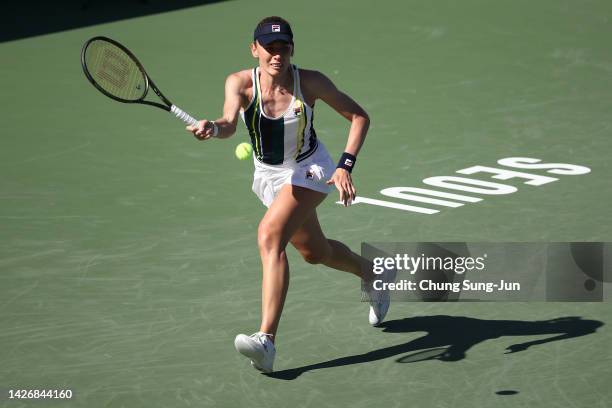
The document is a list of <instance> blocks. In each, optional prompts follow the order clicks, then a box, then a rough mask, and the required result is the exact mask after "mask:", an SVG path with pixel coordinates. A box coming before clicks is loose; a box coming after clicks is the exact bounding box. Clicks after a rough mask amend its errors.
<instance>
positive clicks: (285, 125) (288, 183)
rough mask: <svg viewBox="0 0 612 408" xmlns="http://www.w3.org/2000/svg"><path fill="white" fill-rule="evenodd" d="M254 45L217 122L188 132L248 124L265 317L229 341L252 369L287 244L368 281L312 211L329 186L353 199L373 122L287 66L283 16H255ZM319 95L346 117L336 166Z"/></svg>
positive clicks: (289, 48) (206, 133) (266, 339)
mask: <svg viewBox="0 0 612 408" xmlns="http://www.w3.org/2000/svg"><path fill="white" fill-rule="evenodd" d="M250 48H251V53H252V55H253V57H254V58H256V59H257V60H258V62H259V64H258V66H257V67H256V68H254V69H246V70H243V71H239V72H236V73H233V74H231V75H229V76H228V77H227V80H226V83H225V103H224V106H223V116H222V117H221V118H219V119H217V120H215V121H208V120H202V121H200V122H199V123H198V126H197V127H193V126H188V127H187V130H188V131H190V132H193V134H194V135H195V137H196V138H197V139H199V140H208V139H210V138H213V137H216V138H228V137H230V136H232V135H233V134H234V133H235V132H236V124H237V120H238V114H240V116H241V117H242V119H243V120H244V123H245V125H246V127H247V129H248V132H249V135H250V138H251V144H252V146H253V158H254V160H253V161H254V163H255V174H254V178H253V191H254V192H255V194H257V196H258V197H259V199H260V200H261V201H262V202H263V204H264V205H265V206H266V207H268V210H267V212H266V213H265V215H264V217H263V219H262V220H261V222H260V224H259V229H258V235H257V240H258V245H259V252H260V255H261V262H262V266H263V280H262V316H261V325H260V327H259V331H258V332H256V333H255V334H253V335H251V336H247V335H244V334H239V335H238V336H237V337H236V340H235V342H234V344H235V347H236V350H237V351H238V352H240V353H242V354H243V355H245V356H246V357H248V358H250V359H251V364H252V365H253V366H254V367H255V368H256V369H258V370H260V371H264V372H271V371H272V367H273V363H274V356H275V353H276V350H275V346H274V342H275V338H276V332H277V330H278V324H279V320H280V317H281V312H282V310H283V304H284V302H285V296H286V294H287V288H288V286H289V265H288V263H287V255H286V253H285V248H286V246H287V244H288V243H291V244H292V245H293V246H294V247H295V248H296V249H297V250H298V251H299V253H300V254H301V255H302V257H303V258H304V260H306V262H308V263H311V264H324V265H326V266H328V267H331V268H334V269H338V270H340V271H345V272H350V273H352V274H354V275H356V276H357V277H359V278H361V279H364V281H365V282H369V281H372V278H373V276H372V268H371V265H370V263H369V261H368V260H366V259H365V258H362V257H361V256H359V255H357V254H356V253H354V252H352V251H351V250H350V249H349V248H348V247H347V246H346V245H344V244H343V243H341V242H339V241H335V240H332V239H328V238H326V237H325V235H324V234H323V231H322V230H321V226H320V225H319V220H318V218H317V212H316V208H317V206H318V205H319V204H321V202H322V201H323V200H324V199H325V197H326V196H327V194H328V193H329V192H330V191H331V190H332V189H333V188H334V186H335V188H336V189H337V190H338V192H339V195H340V200H341V201H342V203H343V204H344V206H348V205H350V204H351V202H352V201H353V200H354V199H355V193H356V191H355V186H354V185H353V180H352V178H351V171H352V170H353V168H354V167H355V162H356V156H357V154H358V153H359V150H360V148H361V146H362V145H363V142H364V139H365V137H366V133H367V131H368V126H369V124H370V119H369V118H368V114H367V113H366V112H365V111H364V110H363V109H362V108H361V107H360V106H359V105H358V104H357V103H356V102H355V101H354V100H353V99H351V98H350V97H349V96H348V95H346V94H345V93H343V92H342V91H340V90H338V89H337V88H336V86H335V85H334V84H333V83H332V81H331V80H330V79H329V78H327V77H326V76H325V75H323V74H322V73H320V72H318V71H312V70H307V69H299V68H297V67H296V66H295V65H292V64H291V57H292V56H293V52H294V43H293V33H292V30H291V26H290V25H289V23H288V22H287V21H286V20H284V19H282V18H280V17H267V18H264V19H263V20H261V21H260V22H259V23H258V24H257V27H256V28H255V31H254V33H253V42H252V43H251V45H250ZM319 99H320V100H322V101H323V102H325V103H327V104H328V105H329V106H331V107H332V108H333V109H335V110H336V111H337V112H338V113H339V114H340V115H341V116H343V117H345V118H346V119H348V120H349V121H350V123H351V126H350V130H349V134H348V141H347V144H346V148H345V151H344V153H343V154H342V155H341V157H340V160H339V162H338V164H337V165H336V164H334V162H333V161H332V159H331V157H330V155H329V153H328V152H327V150H326V148H325V145H323V143H322V142H321V140H319V138H318V137H317V133H316V132H315V128H314V123H313V114H314V106H315V102H316V101H317V100H319ZM388 308H389V298H388V297H385V296H378V297H372V298H371V300H370V316H369V321H370V323H371V324H373V325H377V324H379V323H380V322H382V320H383V319H384V317H385V314H386V313H387V310H388Z"/></svg>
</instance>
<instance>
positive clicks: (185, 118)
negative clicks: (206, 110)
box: [170, 105, 198, 126]
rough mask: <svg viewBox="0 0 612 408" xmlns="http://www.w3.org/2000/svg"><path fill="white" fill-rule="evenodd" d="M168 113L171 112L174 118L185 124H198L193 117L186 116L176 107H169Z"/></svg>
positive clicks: (185, 113)
mask: <svg viewBox="0 0 612 408" xmlns="http://www.w3.org/2000/svg"><path fill="white" fill-rule="evenodd" d="M170 112H172V113H173V114H174V116H176V117H177V118H179V119H180V120H182V121H183V122H185V123H187V124H188V125H191V126H197V124H198V121H197V120H196V119H194V118H193V116H191V115H190V114H188V113H187V112H185V111H184V110H182V109H181V108H179V107H178V106H176V105H172V106H171V107H170Z"/></svg>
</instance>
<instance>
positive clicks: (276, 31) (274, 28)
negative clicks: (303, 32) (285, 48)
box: [272, 24, 280, 33]
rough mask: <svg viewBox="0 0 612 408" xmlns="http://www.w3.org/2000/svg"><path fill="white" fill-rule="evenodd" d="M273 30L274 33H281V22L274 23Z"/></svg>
mask: <svg viewBox="0 0 612 408" xmlns="http://www.w3.org/2000/svg"><path fill="white" fill-rule="evenodd" d="M272 32H273V33H280V25H279V24H272Z"/></svg>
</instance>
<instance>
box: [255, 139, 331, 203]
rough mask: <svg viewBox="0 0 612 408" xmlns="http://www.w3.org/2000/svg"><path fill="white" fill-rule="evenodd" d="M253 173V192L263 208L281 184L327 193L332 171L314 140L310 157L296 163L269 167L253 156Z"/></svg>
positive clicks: (271, 199)
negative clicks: (314, 146)
mask: <svg viewBox="0 0 612 408" xmlns="http://www.w3.org/2000/svg"><path fill="white" fill-rule="evenodd" d="M253 162H254V163H255V173H254V174H253V192H254V193H255V194H257V197H259V199H260V200H261V202H262V203H263V204H264V205H265V206H266V207H270V205H272V202H273V201H274V199H275V198H276V196H277V195H278V193H279V191H280V190H281V188H282V187H283V186H284V185H285V184H292V185H294V186H300V187H305V188H308V189H310V190H314V191H319V192H321V193H325V194H329V192H330V191H332V189H333V188H334V185H333V184H332V185H327V184H326V182H327V180H329V179H330V178H331V177H332V176H333V175H334V172H335V171H336V165H335V163H334V162H333V161H332V159H331V157H330V156H329V153H328V152H327V149H326V148H325V145H323V143H321V141H320V140H319V141H318V146H317V150H316V151H315V152H314V154H313V155H312V156H310V157H308V158H307V159H305V160H302V161H301V162H299V163H296V162H291V163H287V164H280V165H271V164H264V163H261V162H259V161H258V160H257V159H256V158H255V156H253Z"/></svg>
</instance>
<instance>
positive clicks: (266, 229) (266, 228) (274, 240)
mask: <svg viewBox="0 0 612 408" xmlns="http://www.w3.org/2000/svg"><path fill="white" fill-rule="evenodd" d="M280 241H281V232H280V231H279V230H278V228H275V227H274V226H273V225H272V224H270V223H268V222H265V221H262V222H261V223H259V228H258V229H257V245H258V246H259V250H260V252H270V251H274V250H281V249H282V248H280Z"/></svg>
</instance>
